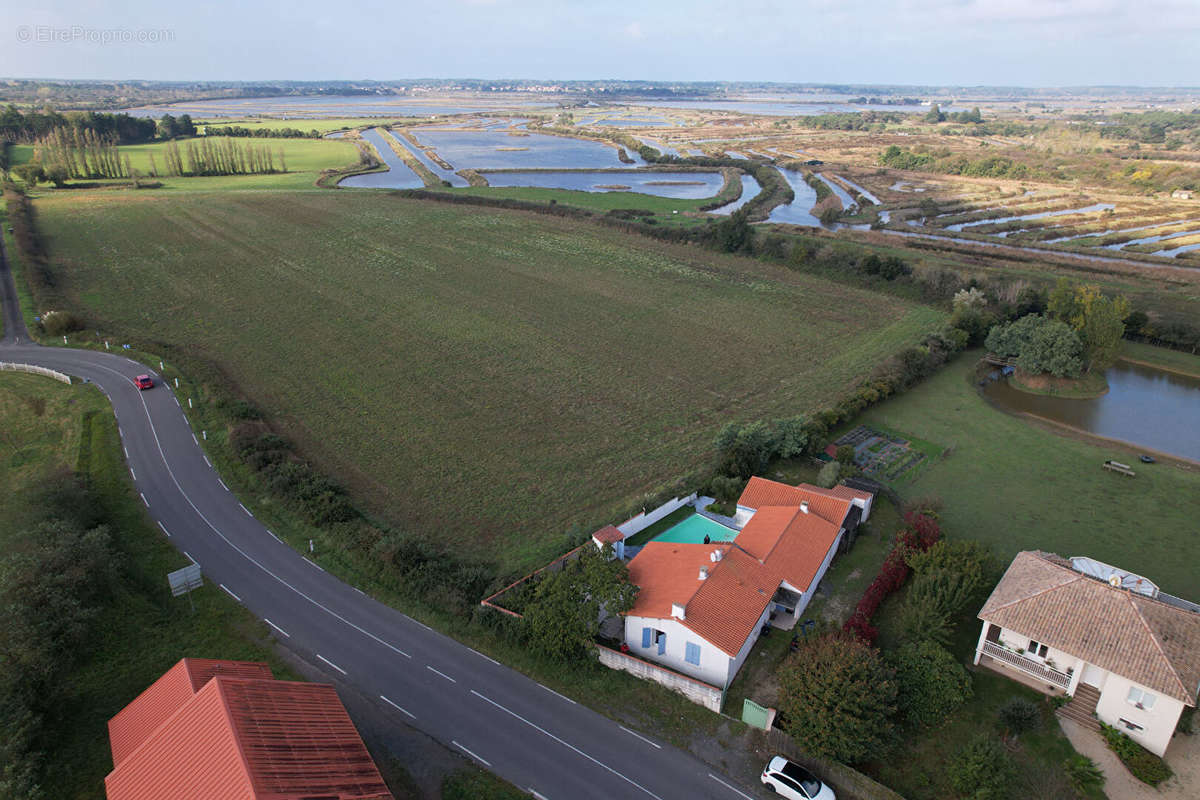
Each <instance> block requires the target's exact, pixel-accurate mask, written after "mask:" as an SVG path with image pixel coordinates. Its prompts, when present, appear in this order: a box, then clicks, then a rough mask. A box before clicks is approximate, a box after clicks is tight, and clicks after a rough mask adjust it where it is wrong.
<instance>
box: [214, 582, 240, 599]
mask: <svg viewBox="0 0 1200 800" xmlns="http://www.w3.org/2000/svg"><path fill="white" fill-rule="evenodd" d="M217 585H218V586H220V587H221V588H222V589H224V590H225V594H227V595H229V596H230V597H232V598H233V599H234V600H237V601H238V602H239V603H240V602H242V598H240V597H238V596H237V595H236V594H234V593H233V592H231V591H229V587H228V586H226V585H225V584H223V583H218V584H217Z"/></svg>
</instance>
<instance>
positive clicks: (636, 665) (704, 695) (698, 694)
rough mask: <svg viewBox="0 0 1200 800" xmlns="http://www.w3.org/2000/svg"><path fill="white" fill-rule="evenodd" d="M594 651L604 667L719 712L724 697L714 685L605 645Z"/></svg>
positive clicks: (597, 647)
mask: <svg viewBox="0 0 1200 800" xmlns="http://www.w3.org/2000/svg"><path fill="white" fill-rule="evenodd" d="M596 651H597V652H598V653H599V655H600V663H601V664H603V665H604V666H606V667H609V668H611V669H619V670H622V671H624V672H628V673H629V674H631V675H636V676H637V677H639V678H642V679H644V680H650V681H654V682H655V683H660V684H662V685H663V686H666V687H667V688H668V689H671V690H673V691H676V692H679V693H680V694H681V695H683V696H684V697H686V698H687V699H688V700H691V701H692V702H693V703H697V704H699V705H702V706H704V707H705V708H707V709H708V710H709V711H713V712H716V713H718V714H719V713H721V702H722V700H723V699H724V692H722V691H721V690H720V689H718V688H717V687H716V686H710V685H709V684H707V683H703V682H701V681H697V680H693V679H692V678H689V677H687V676H686V675H680V674H679V673H677V672H672V671H671V670H668V669H664V668H663V667H660V666H657V665H656V664H651V663H650V662H648V661H643V660H642V659H640V658H634V657H632V656H628V655H626V654H624V653H619V652H617V651H616V650H610V649H609V648H607V647H601V646H600V645H596Z"/></svg>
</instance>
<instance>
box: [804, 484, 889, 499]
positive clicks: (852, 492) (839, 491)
mask: <svg viewBox="0 0 1200 800" xmlns="http://www.w3.org/2000/svg"><path fill="white" fill-rule="evenodd" d="M796 488H798V489H804V490H806V491H809V492H815V493H817V494H828V495H832V496H833V497H838V498H841V499H842V500H870V499H871V498H872V497H874V496H875V495H874V494H873V493H872V492H868V491H867V490H866V489H855V488H854V487H852V486H847V485H846V484H844V483H839V484H838V485H837V486H835V487H833V488H832V489H822V488H821V487H820V486H813V485H812V484H811V483H802V484H800V485H799V486H797V487H796Z"/></svg>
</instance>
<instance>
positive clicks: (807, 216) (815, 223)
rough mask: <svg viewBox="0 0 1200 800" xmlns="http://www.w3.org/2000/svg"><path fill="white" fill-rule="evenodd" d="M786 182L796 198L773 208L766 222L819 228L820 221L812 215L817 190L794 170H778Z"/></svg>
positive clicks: (802, 175)
mask: <svg viewBox="0 0 1200 800" xmlns="http://www.w3.org/2000/svg"><path fill="white" fill-rule="evenodd" d="M779 171H780V172H782V173H783V177H784V178H785V179H786V180H787V182H788V185H789V186H791V187H792V191H793V192H795V193H796V198H795V199H794V200H792V202H790V203H788V204H787V205H782V206H775V208H773V209H772V210H771V215H770V216H769V217H767V222H787V223H790V224H792V225H811V226H812V227H814V228H820V227H821V220H819V219H817V218H816V217H814V216H813V215H812V207H813V206H815V205H816V204H817V190H816V189H814V188H812V187H811V186H809V185H808V184H807V183H805V182H804V173H803V172H797V171H796V170H794V169H783V168H782V167H780V168H779Z"/></svg>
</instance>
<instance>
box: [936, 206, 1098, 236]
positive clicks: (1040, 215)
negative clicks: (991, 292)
mask: <svg viewBox="0 0 1200 800" xmlns="http://www.w3.org/2000/svg"><path fill="white" fill-rule="evenodd" d="M1112 208H1116V206H1114V205H1113V204H1112V203H1094V204H1092V205H1090V206H1084V207H1083V208H1064V209H1062V210H1061V211H1039V212H1037V213H1036V214H1019V215H1017V216H1015V217H992V218H991V219H981V220H976V221H974V222H958V223H955V224H954V225H947V226H946V230H948V231H962V230H966V229H967V228H974V227H976V226H977V225H995V224H998V223H1001V222H1016V221H1017V220H1025V219H1046V218H1047V217H1063V216H1067V215H1068V214H1091V213H1094V212H1096V211H1108V210H1109V209H1112Z"/></svg>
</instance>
